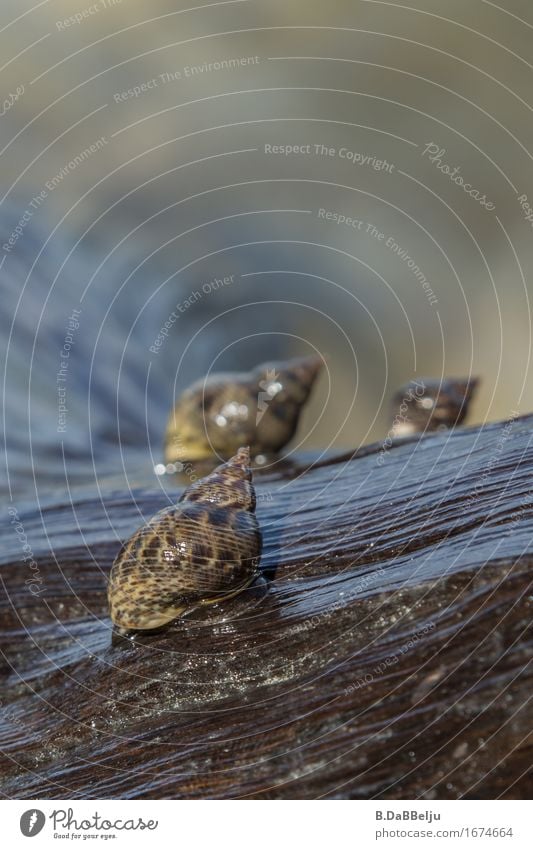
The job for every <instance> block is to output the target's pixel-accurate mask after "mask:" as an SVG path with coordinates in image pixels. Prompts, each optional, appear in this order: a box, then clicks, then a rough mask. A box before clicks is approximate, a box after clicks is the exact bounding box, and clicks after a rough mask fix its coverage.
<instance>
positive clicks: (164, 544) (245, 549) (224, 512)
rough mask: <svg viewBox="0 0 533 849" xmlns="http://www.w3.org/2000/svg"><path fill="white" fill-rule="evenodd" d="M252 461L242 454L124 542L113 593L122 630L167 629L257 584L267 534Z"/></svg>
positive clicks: (114, 573) (113, 610)
mask: <svg viewBox="0 0 533 849" xmlns="http://www.w3.org/2000/svg"><path fill="white" fill-rule="evenodd" d="M249 462H250V455H249V450H248V448H240V449H239V451H238V452H237V454H236V455H235V456H234V457H232V458H231V460H229V461H228V462H227V463H224V464H223V465H221V466H218V467H217V468H216V469H215V470H214V471H213V472H212V473H211V474H210V475H208V476H207V477H205V478H202V479H201V480H199V481H197V482H196V483H193V484H191V486H189V487H188V488H187V489H186V490H185V492H184V493H183V495H182V497H181V499H180V500H179V502H178V503H177V504H176V505H174V506H172V507H170V508H166V509H164V510H161V511H160V512H159V513H156V515H155V516H153V517H152V519H150V521H149V522H148V523H147V524H146V525H145V526H143V527H142V528H140V529H139V530H138V531H137V532H136V533H135V534H133V536H132V537H130V539H129V540H128V541H127V542H126V543H124V545H123V546H122V549H121V550H120V552H119V554H118V555H117V557H116V559H115V562H114V563H113V566H112V569H111V575H110V579H109V587H108V601H109V609H110V613H111V619H112V621H113V623H114V624H115V625H116V626H118V627H119V628H120V629H125V630H135V631H138V630H151V629H154V628H160V627H161V626H163V625H166V624H167V623H169V622H171V621H172V620H173V619H175V618H176V617H178V616H180V615H181V614H182V613H183V612H184V611H186V610H188V609H190V608H193V607H197V606H198V605H200V604H208V603H210V602H214V601H221V600H223V599H224V598H228V597H230V596H232V595H235V594H236V593H238V592H240V591H241V590H243V589H245V588H246V587H247V586H248V585H249V584H250V583H251V582H252V581H253V579H254V578H255V576H256V575H257V566H258V562H259V558H260V556H261V532H260V530H259V525H258V522H257V518H256V516H255V491H254V488H253V485H252V473H251V470H250V468H249Z"/></svg>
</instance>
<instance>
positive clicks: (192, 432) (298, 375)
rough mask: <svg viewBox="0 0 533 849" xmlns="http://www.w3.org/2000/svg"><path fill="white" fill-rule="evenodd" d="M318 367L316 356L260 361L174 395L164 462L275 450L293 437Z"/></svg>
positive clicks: (268, 452)
mask: <svg viewBox="0 0 533 849" xmlns="http://www.w3.org/2000/svg"><path fill="white" fill-rule="evenodd" d="M321 367H322V360H321V359H320V358H319V357H315V356H313V357H301V358H298V359H293V360H287V361H286V362H272V363H264V364H263V365H260V366H257V368H255V369H254V370H253V371H251V372H243V373H228V374H214V375H212V376H211V377H209V378H207V379H201V380H198V381H196V383H193V384H192V386H190V387H189V388H188V389H186V390H185V391H184V392H183V394H182V395H181V396H180V397H179V398H178V401H177V403H176V405H175V407H174V409H173V411H172V413H171V414H170V418H169V421H168V425H167V430H166V435H165V462H166V463H176V462H187V461H193V462H196V461H199V460H205V459H206V458H210V457H212V456H213V454H215V455H217V456H219V457H220V458H228V457H231V456H232V455H233V454H234V453H235V451H236V450H237V448H238V447H239V445H249V446H250V452H251V455H252V457H256V456H257V455H260V454H266V455H275V454H277V453H278V451H280V449H281V448H283V446H284V445H286V444H287V442H289V440H290V439H292V437H293V436H294V433H295V431H296V427H297V425H298V419H299V417H300V413H301V411H302V407H303V405H304V404H305V402H306V401H307V399H308V397H309V394H310V392H311V389H312V387H313V384H314V382H315V379H316V377H317V375H318V372H319V371H320V369H321Z"/></svg>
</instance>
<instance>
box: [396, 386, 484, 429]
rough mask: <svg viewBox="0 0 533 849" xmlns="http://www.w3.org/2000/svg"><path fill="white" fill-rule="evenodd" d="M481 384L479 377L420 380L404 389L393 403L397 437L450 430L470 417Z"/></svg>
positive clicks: (402, 388)
mask: <svg viewBox="0 0 533 849" xmlns="http://www.w3.org/2000/svg"><path fill="white" fill-rule="evenodd" d="M478 384H479V378H477V377H468V378H467V377H465V378H453V377H452V378H445V379H442V380H437V379H435V378H420V379H419V380H413V381H411V383H408V384H406V385H405V386H402V387H401V388H400V389H399V390H398V391H397V392H396V393H395V395H394V398H393V401H392V413H393V416H394V421H393V426H394V432H395V435H396V436H399V437H403V436H410V435H411V434H414V433H422V432H428V433H429V432H431V431H438V430H447V429H449V428H452V427H455V426H457V425H460V424H462V423H463V421H464V420H465V418H466V416H467V415H468V410H469V407H470V403H471V401H472V398H473V397H474V394H475V392H476V389H477V387H478Z"/></svg>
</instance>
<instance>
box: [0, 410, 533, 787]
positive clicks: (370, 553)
mask: <svg viewBox="0 0 533 849" xmlns="http://www.w3.org/2000/svg"><path fill="white" fill-rule="evenodd" d="M532 425H533V417H523V418H519V419H516V420H515V421H513V422H511V423H507V424H506V423H501V424H493V425H488V426H485V427H484V428H482V429H476V428H469V429H465V430H457V431H456V432H455V433H453V434H449V433H448V434H442V435H434V436H428V437H425V438H422V439H412V440H410V441H409V442H405V443H403V444H398V445H395V446H394V447H393V448H392V449H391V450H390V451H388V452H387V453H386V455H385V456H384V457H383V462H382V465H380V464H379V462H378V457H379V456H380V454H379V452H380V448H381V446H379V445H377V446H375V447H374V448H372V447H371V448H369V449H365V450H364V451H362V452H360V454H359V455H357V456H354V457H348V456H344V457H334V458H329V459H327V460H322V461H321V462H320V463H319V464H317V465H316V466H312V465H311V467H310V468H309V469H308V470H307V471H305V473H304V468H305V465H306V462H307V461H306V462H304V461H303V460H302V463H301V466H296V465H295V466H293V467H292V468H291V469H290V471H288V472H286V474H285V476H283V475H278V476H274V475H271V476H270V477H269V476H267V475H259V476H257V477H256V482H257V491H258V516H259V520H260V522H261V526H262V529H263V535H264V556H263V559H262V568H263V571H264V578H263V579H262V581H260V582H259V583H258V584H257V585H256V586H255V587H253V588H252V589H250V590H249V591H248V592H247V593H246V594H245V595H243V596H241V597H239V598H236V599H234V600H232V601H228V602H227V603H226V604H225V605H223V606H218V607H213V608H210V609H209V610H208V609H205V610H204V611H202V613H199V612H197V613H196V614H192V615H190V616H189V617H188V619H184V620H182V621H180V622H178V623H176V624H175V625H173V626H172V627H171V628H170V629H169V630H167V631H165V632H164V633H160V634H158V635H155V636H144V637H142V638H140V639H138V640H137V642H136V644H134V645H132V644H131V643H129V642H127V641H121V640H118V641H115V642H112V640H111V630H110V620H109V618H108V616H107V609H106V600H105V585H106V576H107V574H108V572H109V569H110V566H111V563H112V560H113V557H114V555H115V554H116V552H117V550H118V548H119V544H120V538H124V537H126V536H127V535H128V534H130V533H131V532H132V531H133V530H135V528H137V527H138V526H139V524H140V521H141V516H140V514H141V513H142V515H143V516H144V517H147V516H149V515H151V514H152V513H153V512H155V511H156V510H157V509H159V508H161V507H162V506H164V505H165V504H166V503H167V499H166V496H165V494H164V493H163V492H161V491H157V492H156V491H148V490H146V489H143V490H139V491H135V492H134V493H133V494H130V493H128V492H111V491H109V487H108V488H107V490H104V492H103V493H102V497H101V498H99V497H97V496H96V493H86V494H83V493H82V494H80V493H78V494H76V493H74V494H73V495H72V503H71V504H67V503H66V502H65V499H64V497H61V496H60V495H59V494H58V495H57V497H56V498H55V501H54V498H51V499H50V501H49V503H47V505H46V506H44V507H43V508H42V511H40V510H39V509H36V508H35V507H32V506H31V504H29V503H28V505H27V506H26V507H24V506H23V505H20V506H18V507H17V509H18V511H19V515H20V520H21V522H22V524H23V526H24V530H25V532H26V533H27V535H28V537H29V538H31V543H32V547H33V553H34V555H35V558H36V561H37V562H38V565H39V570H40V573H41V575H42V579H43V584H42V593H41V595H40V596H37V595H35V596H34V595H32V594H31V592H29V591H28V587H27V586H25V584H24V581H25V580H26V578H27V572H28V569H27V566H25V565H24V564H22V563H21V560H20V558H21V551H20V543H19V541H18V539H17V537H16V534H15V533H14V532H13V528H12V526H11V525H10V523H9V521H8V522H5V523H4V525H3V527H2V531H1V534H2V548H1V564H2V565H1V570H0V574H1V576H2V581H3V598H2V621H3V631H2V636H1V643H0V647H1V649H2V652H3V657H4V662H3V669H2V673H3V686H2V696H1V699H2V705H1V708H0V749H1V750H2V752H3V755H2V764H1V773H2V794H3V796H4V797H18V798H35V797H49V798H65V797H74V798H76V797H79V798H108V797H111V798H112V797H123V798H173V797H176V798H183V797H194V798H196V797H214V798H220V797H223V798H227V797H231V798H236V797H247V798H249V797H252V798H256V797H257V798H272V797H276V798H279V797H283V798H314V797H326V798H335V797H336V798H345V797H350V798H376V797H378V798H402V797H403V798H417V797H422V798H457V797H463V796H464V797H471V798H495V797H498V796H507V797H511V798H513V797H519V796H523V795H528V794H529V793H530V792H531V783H530V777H529V774H528V769H529V768H530V766H531V760H532V745H531V738H530V736H528V735H530V729H531V709H530V706H529V700H530V695H531V686H532V678H533V672H532V668H531V657H532V654H531V648H532V636H533V635H532V632H531V610H532V606H533V605H532V600H533V594H532V590H531V567H532V565H533V488H532V480H533V479H532V470H533V446H532V441H531V437H532Z"/></svg>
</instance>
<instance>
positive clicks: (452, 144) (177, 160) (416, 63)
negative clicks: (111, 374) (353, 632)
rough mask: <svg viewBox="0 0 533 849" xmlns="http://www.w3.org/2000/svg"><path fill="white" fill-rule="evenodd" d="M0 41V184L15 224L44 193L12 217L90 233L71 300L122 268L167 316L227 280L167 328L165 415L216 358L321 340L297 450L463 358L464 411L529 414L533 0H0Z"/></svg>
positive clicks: (156, 320) (385, 409) (374, 417)
mask: <svg viewBox="0 0 533 849" xmlns="http://www.w3.org/2000/svg"><path fill="white" fill-rule="evenodd" d="M91 9H92V11H91ZM95 9H96V11H95ZM80 15H81V18H80V17H79V16H80ZM76 16H78V18H76ZM65 21H68V23H67V24H65V23H64V22H65ZM0 43H1V45H2V63H1V64H2V65H3V68H2V71H1V92H2V100H3V101H4V114H3V115H2V117H1V119H0V121H1V123H0V133H1V136H0V146H1V148H2V163H3V167H2V177H3V180H2V185H3V194H4V196H5V198H7V199H8V200H9V202H10V204H12V206H11V208H12V209H13V208H14V209H17V210H20V214H21V215H22V214H23V212H24V210H25V209H27V208H28V204H30V202H31V201H32V198H34V197H35V196H36V195H38V194H39V193H40V192H42V191H45V192H46V197H45V198H44V201H43V204H42V206H41V207H39V208H36V209H35V210H32V211H33V212H34V215H33V217H32V222H31V223H30V225H29V227H28V232H29V229H31V227H32V226H33V224H34V223H35V225H37V224H38V225H39V227H44V228H45V229H46V232H47V233H51V232H52V231H54V232H55V233H56V234H57V235H59V234H61V235H62V237H63V238H65V239H66V240H67V242H68V243H69V244H70V245H72V246H74V245H75V244H76V243H77V240H79V239H81V240H82V244H83V248H84V250H86V251H87V252H88V254H89V256H90V267H88V268H87V276H86V279H85V280H79V279H74V280H73V281H72V293H73V301H72V303H73V304H74V303H75V298H76V297H77V296H78V294H79V293H80V292H81V291H82V289H83V288H84V286H85V285H86V284H87V282H88V280H89V279H90V278H91V275H93V274H96V275H97V277H96V279H100V278H101V277H102V275H107V279H108V285H107V288H104V289H102V290H99V291H105V292H107V296H109V297H108V301H106V303H105V309H108V307H109V306H110V304H111V301H112V298H111V293H113V292H114V290H115V288H116V291H118V290H119V287H120V286H121V285H122V284H123V283H124V281H125V280H126V278H127V277H128V275H129V274H131V275H132V276H131V277H130V279H129V280H128V282H127V284H126V288H125V289H124V292H128V293H129V294H128V299H129V301H130V302H131V301H132V300H135V298H136V297H138V298H139V304H140V306H139V311H138V313H136V318H137V320H138V321H139V322H141V324H142V321H143V320H144V319H143V316H144V312H143V309H145V310H146V311H149V314H150V316H151V321H152V322H153V325H154V326H156V327H157V326H158V324H159V325H161V326H162V325H164V322H165V321H166V319H167V317H168V315H169V313H170V312H171V311H172V309H173V308H174V307H175V305H176V304H177V303H183V302H184V300H186V299H187V298H188V297H189V296H190V294H191V293H192V292H194V291H196V290H198V289H200V290H201V287H202V285H203V284H204V283H205V282H206V281H212V280H213V279H220V278H223V277H225V276H229V275H234V278H235V282H232V284H231V285H227V286H223V287H221V288H219V289H218V290H216V291H215V290H210V292H209V294H208V295H203V296H202V298H201V299H200V300H199V302H198V303H197V304H192V305H191V306H190V308H188V309H186V310H185V311H184V312H183V314H180V319H179V321H177V322H176V323H175V324H174V326H173V327H172V330H171V333H170V335H169V339H168V341H167V343H166V345H165V349H164V353H163V355H162V356H164V357H165V368H166V369H167V371H168V372H169V376H172V377H173V378H175V383H174V384H173V383H172V381H169V406H170V402H171V395H172V393H174V392H176V391H179V389H180V388H183V387H184V386H185V385H186V384H187V383H188V382H190V381H192V380H193V379H196V378H197V377H199V376H201V374H202V373H203V372H204V371H206V370H207V369H210V368H212V369H214V370H219V369H221V368H239V367H246V368H247V367H251V366H253V365H255V363H256V362H257V361H258V360H261V359H268V358H270V356H272V357H276V358H277V357H285V356H291V355H300V354H307V353H311V352H312V351H314V350H316V351H319V352H320V353H321V354H322V355H323V357H324V359H325V361H326V363H327V369H326V370H325V372H324V375H323V377H322V378H321V382H320V385H319V386H318V389H317V392H316V394H315V397H314V399H313V402H312V404H311V405H310V406H309V408H308V409H307V410H306V413H305V417H304V421H303V424H302V430H301V434H302V445H303V446H304V447H312V448H315V447H323V446H329V445H334V446H335V447H354V446H357V445H358V444H360V443H362V442H369V441H372V440H378V439H380V438H382V437H383V436H384V434H385V433H386V431H387V429H388V421H389V417H390V411H389V406H388V405H389V402H390V399H391V397H392V395H393V393H394V391H395V389H397V387H398V386H399V385H401V384H402V383H404V382H407V381H409V380H411V379H412V378H414V377H416V376H419V377H420V376H422V377H424V376H431V377H439V376H440V375H443V376H450V375H455V376H468V375H469V374H473V375H479V376H480V377H481V378H482V385H481V389H480V391H479V393H478V395H477V397H476V400H475V404H474V406H473V409H472V413H471V415H470V418H469V421H470V422H471V423H474V422H480V421H483V420H485V419H487V420H495V419H500V418H506V417H508V416H509V415H510V414H511V411H513V410H519V411H520V412H523V413H526V412H529V411H531V409H532V408H533V386H532V381H531V370H530V353H531V350H530V346H531V336H530V333H531V310H530V300H531V298H532V297H533V290H532V272H531V259H532V244H533V238H532V237H533V230H532V224H531V221H528V220H527V206H526V204H527V203H531V206H532V207H533V168H532V163H533V160H532V157H533V153H532V151H533V121H532V108H533V97H532V91H533V87H532V85H531V82H532V70H533V50H532V45H533V7H532V5H531V3H530V2H528V0H512V2H511V0H501V2H499V3H492V2H484V1H483V0H472V2H468V3H465V2H464V0H445V2H442V0H441V2H436V0H426V2H418V3H417V4H415V5H407V4H399V3H395V2H388V3H381V2H358V0H349V1H348V0H337V2H333V3H309V2H302V1H301V0H284V2H280V0H244V2H226V3H224V2H219V3H215V2H214V3H200V2H198V4H197V6H196V7H195V8H192V6H191V3H190V0H179V2H171V0H166V2H164V0H152V2H150V3H140V2H134V0H121V1H120V2H118V1H117V2H112V0H107V2H102V0H100V2H98V3H96V4H91V3H90V2H87V0H79V1H78V0H69V2H66V0H64V2H59V0H49V2H40V3H34V4H33V7H32V5H31V4H30V3H27V2H26V0H24V2H21V0H17V1H16V2H15V0H3V3H2V24H1V27H0ZM200 68H203V70H198V69H200ZM187 69H188V70H187ZM154 81H155V82H154ZM21 88H23V91H22V92H21V93H20V94H19V96H18V97H16V99H14V100H13V102H12V103H11V101H9V103H10V105H9V107H8V108H7V109H6V102H8V99H9V97H10V95H15V93H16V92H17V90H18V91H19V92H20V90H21ZM99 139H100V140H101V139H103V140H104V141H101V142H100V146H98V144H97V143H98V140H99ZM95 144H96V145H97V149H96V150H94V151H92V152H91V145H93V146H94V145H95ZM428 145H436V146H437V148H438V149H439V150H441V151H442V150H444V153H442V155H441V156H440V162H439V161H437V160H436V161H435V162H432V161H431V160H430V155H429V154H428V153H426V154H425V153H424V150H425V148H426V147H427V146H428ZM287 146H290V147H291V148H293V149H294V152H292V153H288V154H287V153H286V150H287ZM278 148H279V150H278ZM272 149H274V150H275V151H276V152H273V150H272ZM88 150H89V153H87V151H88ZM84 151H85V153H84ZM331 151H333V153H331ZM341 151H344V154H343V153H341ZM80 156H81V159H80ZM76 157H78V159H79V162H78V164H76V162H77V160H76ZM365 157H366V158H365ZM72 162H74V163H75V167H71V165H70V163H72ZM444 165H446V166H447V167H448V168H449V170H450V171H453V168H458V169H459V170H458V171H457V172H456V174H460V175H462V176H463V178H464V181H465V183H467V184H468V185H469V186H471V187H472V190H474V189H475V190H478V195H479V197H481V198H483V197H484V198H485V203H486V204H488V205H489V206H491V205H492V207H493V208H492V209H490V208H489V209H487V208H486V206H485V205H483V202H480V200H479V197H477V198H476V197H473V196H472V195H471V194H467V192H466V191H465V190H464V188H463V187H462V186H461V185H459V184H458V183H456V182H454V181H453V180H452V179H451V178H450V174H449V173H446V169H443V168H442V167H439V166H444ZM388 166H391V167H388ZM62 169H63V172H64V174H63V176H62V177H61V173H62ZM54 178H58V179H57V181H56V185H55V186H54V188H53V189H52V190H47V189H46V186H47V183H50V181H51V180H53V179H54ZM524 196H526V198H527V199H526V201H523V200H522V201H520V200H519V198H523V197H524ZM321 211H322V212H321ZM343 216H344V219H345V220H344V221H343V220H342V217H343ZM339 219H341V220H340V221H339ZM346 219H350V221H349V222H348V223H347V222H346ZM354 222H355V223H354ZM16 223H17V219H16V218H15V220H14V221H13V227H15V225H16ZM54 228H57V229H56V230H54ZM374 231H375V232H374ZM28 232H26V231H25V232H24V235H23V236H22V237H21V238H20V239H19V240H18V242H17V244H16V246H15V247H14V249H13V251H12V252H11V253H10V255H9V256H8V258H7V259H6V264H5V270H6V271H7V270H8V268H9V263H10V262H11V261H12V260H13V257H14V256H15V255H20V253H21V252H23V251H25V250H29V249H30V239H29V236H28ZM8 236H9V233H3V234H2V237H3V240H5V239H6V238H7V237H8ZM393 244H395V245H396V246H397V249H394V248H393V247H392V245H393ZM31 249H32V250H33V251H35V249H34V247H33V246H31ZM76 250H78V248H76ZM80 250H81V246H80ZM405 257H407V259H406V258H405ZM100 264H103V265H102V269H101V270H99V271H98V270H97V269H98V267H99V265H100ZM414 269H418V276H417V272H416V271H415V270H414ZM420 275H423V277H424V279H425V280H426V281H427V282H426V285H425V286H424V284H423V282H422V277H421V276H420ZM78 289H79V291H78ZM428 290H431V292H432V293H433V295H434V297H435V302H434V303H431V298H430V296H429V295H428ZM107 296H106V297H107ZM90 297H91V295H90V293H89V295H88V298H89V299H90ZM98 297H99V298H101V295H99V296H98ZM103 301H105V298H104V299H103ZM97 307H98V305H97V303H96V296H95V304H94V306H93V309H95V310H96V309H97ZM111 308H113V307H111ZM95 320H96V322H97V323H98V321H99V320H100V319H98V318H96V319H95ZM101 320H102V322H104V303H103V302H102V318H101ZM105 332H106V331H105V325H104V330H103V334H105ZM151 333H152V330H150V331H149V332H148V330H147V339H146V363H147V364H148V363H149V362H151V369H152V370H154V369H157V368H159V367H160V363H161V355H159V358H158V357H156V356H154V355H151V354H150V352H149V345H150V343H151V337H150V336H149V334H151ZM195 334H196V335H195ZM115 343H116V340H115ZM118 344H120V342H119V343H118ZM124 344H126V343H124ZM187 346H188V347H187ZM185 349H187V350H186V353H185V356H184V357H183V359H182V360H181V361H180V357H181V356H182V354H183V352H184V351H185ZM169 362H170V366H169ZM174 363H175V365H174ZM174 372H175V374H174ZM163 426H164V422H161V423H160V428H161V430H162V428H163Z"/></svg>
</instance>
